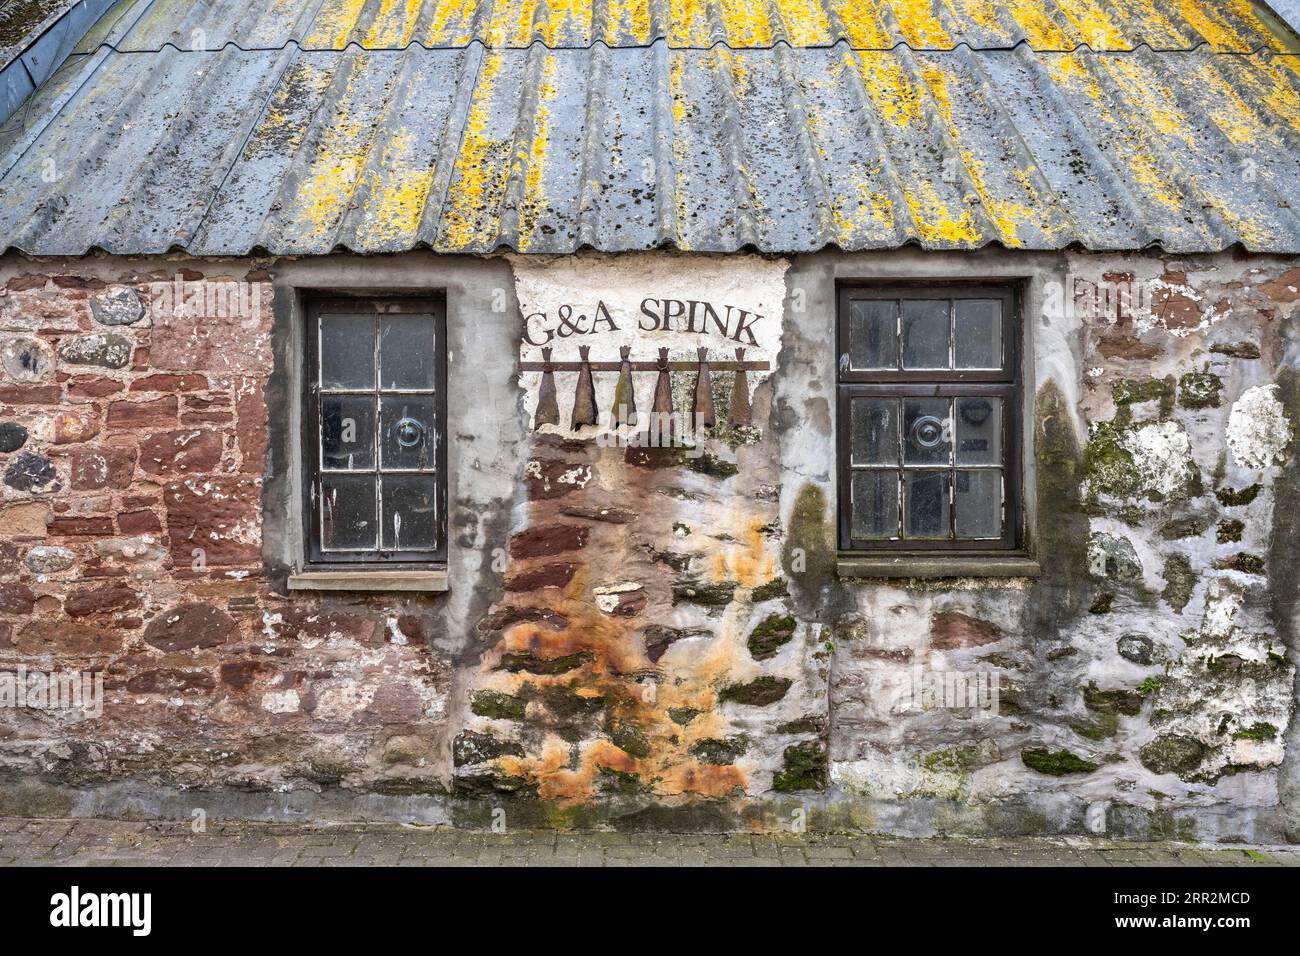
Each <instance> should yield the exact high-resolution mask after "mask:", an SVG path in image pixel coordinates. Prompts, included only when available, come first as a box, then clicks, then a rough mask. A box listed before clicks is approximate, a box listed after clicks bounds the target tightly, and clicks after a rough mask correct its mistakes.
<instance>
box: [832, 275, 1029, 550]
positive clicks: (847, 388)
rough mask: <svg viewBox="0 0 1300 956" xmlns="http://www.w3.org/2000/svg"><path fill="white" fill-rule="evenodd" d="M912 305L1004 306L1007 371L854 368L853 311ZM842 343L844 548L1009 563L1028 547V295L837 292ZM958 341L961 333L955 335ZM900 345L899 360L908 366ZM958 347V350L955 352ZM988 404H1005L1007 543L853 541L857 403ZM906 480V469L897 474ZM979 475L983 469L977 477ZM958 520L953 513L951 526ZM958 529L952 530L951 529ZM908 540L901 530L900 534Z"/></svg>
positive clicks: (991, 285) (890, 285) (891, 287)
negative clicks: (1024, 408) (989, 400)
mask: <svg viewBox="0 0 1300 956" xmlns="http://www.w3.org/2000/svg"><path fill="white" fill-rule="evenodd" d="M907 299H952V300H958V299H999V300H1001V301H1002V303H1003V306H1002V333H1001V338H1002V367H1001V368H999V369H952V368H949V369H879V370H865V369H853V368H851V367H849V355H850V350H849V322H848V316H849V309H850V306H851V304H852V303H853V302H859V301H864V300H885V301H894V300H907ZM836 300H837V315H836V330H837V331H836V342H837V345H838V355H839V361H838V362H837V363H836V366H837V378H836V410H837V426H836V449H837V455H838V462H837V464H836V480H837V500H838V527H837V534H838V546H839V550H840V552H842V553H844V554H846V555H864V556H869V555H871V554H881V555H893V556H896V557H901V556H903V555H905V554H909V553H910V554H918V555H929V556H931V557H941V556H942V555H945V554H946V555H953V556H972V555H979V554H990V555H1007V554H1014V553H1017V552H1020V551H1022V549H1023V547H1024V520H1025V519H1024V502H1023V499H1022V487H1023V475H1022V470H1023V467H1024V465H1023V457H1024V449H1023V437H1022V431H1021V408H1020V405H1021V401H1022V395H1023V388H1024V380H1023V368H1022V365H1021V363H1022V357H1021V345H1020V341H1021V337H1022V335H1023V317H1022V315H1021V302H1022V295H1021V290H1020V288H1019V287H1018V285H1017V284H1015V283H1013V282H1005V283H1004V282H991V281H978V282H971V281H961V280H929V281H924V282H922V281H916V282H897V281H893V282H853V283H844V284H841V285H840V287H839V289H838V290H837V296H836ZM950 334H955V329H954V330H953V333H950ZM901 347H902V343H901V341H900V342H899V350H900V351H899V358H900V363H901V354H902V353H901ZM951 347H952V346H951V343H950V348H951ZM967 396H969V397H979V396H988V397H996V398H1000V399H1002V434H1001V436H1000V440H1001V449H1002V451H1001V457H1000V467H1001V469H1002V474H1003V483H1004V490H1003V533H1002V536H1001V537H1000V538H996V539H994V538H987V539H978V538H956V537H953V538H903V537H899V538H857V539H854V538H853V537H852V517H853V516H852V504H851V500H850V494H851V479H852V474H853V471H854V470H855V469H854V468H853V467H852V458H851V441H852V436H851V434H850V419H849V415H850V403H851V401H852V400H853V399H854V398H861V397H874V398H898V399H905V398H917V397H925V398H944V397H967ZM895 470H896V471H898V472H899V473H900V474H901V472H902V471H903V470H904V469H903V468H902V467H901V466H900V468H898V469H895ZM915 470H918V471H946V472H947V473H948V474H949V475H953V474H955V472H956V471H958V470H963V469H961V468H959V467H958V466H957V465H956V464H955V463H954V462H950V463H949V464H947V465H946V466H935V467H929V468H927V467H924V466H917V467H916V468H915ZM974 470H978V469H974ZM901 507H902V503H901V501H900V509H901ZM954 520H955V515H954V514H953V513H952V511H951V509H950V513H949V521H950V522H952V521H954ZM951 527H952V525H951V524H950V529H951ZM900 533H901V529H900Z"/></svg>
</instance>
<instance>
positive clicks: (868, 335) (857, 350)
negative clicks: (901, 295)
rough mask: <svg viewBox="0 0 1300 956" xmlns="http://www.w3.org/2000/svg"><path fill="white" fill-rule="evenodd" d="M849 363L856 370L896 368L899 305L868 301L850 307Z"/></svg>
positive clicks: (887, 301) (888, 302)
mask: <svg viewBox="0 0 1300 956" xmlns="http://www.w3.org/2000/svg"><path fill="white" fill-rule="evenodd" d="M849 362H850V364H851V366H852V367H853V368H855V369H863V368H898V303H897V302H895V301H893V300H880V299H875V300H872V299H868V300H865V301H860V302H854V303H852V304H851V305H850V306H849Z"/></svg>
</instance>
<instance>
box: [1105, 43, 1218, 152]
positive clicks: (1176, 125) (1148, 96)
mask: <svg viewBox="0 0 1300 956" xmlns="http://www.w3.org/2000/svg"><path fill="white" fill-rule="evenodd" d="M1098 63H1100V64H1101V66H1102V68H1103V69H1104V70H1106V72H1107V73H1108V74H1109V75H1110V77H1111V78H1112V79H1113V80H1114V81H1115V82H1116V83H1117V84H1118V85H1119V86H1120V88H1121V89H1123V90H1124V91H1125V92H1127V93H1130V94H1136V95H1139V96H1141V109H1142V110H1144V111H1145V113H1146V118H1147V119H1149V120H1150V121H1151V125H1152V126H1154V127H1155V129H1156V131H1157V132H1159V133H1161V134H1162V135H1165V136H1172V137H1174V138H1175V139H1177V140H1179V141H1181V142H1182V144H1183V146H1184V147H1186V148H1188V149H1196V148H1197V147H1198V142H1197V138H1196V133H1195V130H1194V129H1193V128H1192V126H1191V123H1190V121H1189V119H1188V117H1187V114H1186V113H1184V112H1183V110H1182V108H1181V107H1180V106H1179V105H1178V94H1176V93H1175V92H1174V91H1173V89H1172V88H1171V87H1170V86H1169V84H1167V83H1165V82H1163V81H1162V80H1161V79H1160V78H1159V77H1157V76H1153V75H1152V74H1151V73H1150V72H1149V71H1147V70H1144V69H1143V68H1142V65H1141V64H1140V63H1139V62H1138V61H1137V60H1134V59H1132V58H1130V57H1123V56H1108V57H1101V58H1100V59H1099V60H1098Z"/></svg>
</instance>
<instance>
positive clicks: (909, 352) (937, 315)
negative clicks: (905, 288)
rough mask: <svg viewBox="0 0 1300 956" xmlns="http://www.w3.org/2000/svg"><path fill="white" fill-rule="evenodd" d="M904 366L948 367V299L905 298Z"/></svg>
mask: <svg viewBox="0 0 1300 956" xmlns="http://www.w3.org/2000/svg"><path fill="white" fill-rule="evenodd" d="M903 367H904V368H948V300H947V299H904V300H903Z"/></svg>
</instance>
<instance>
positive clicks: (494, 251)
mask: <svg viewBox="0 0 1300 956" xmlns="http://www.w3.org/2000/svg"><path fill="white" fill-rule="evenodd" d="M905 250H916V251H920V252H927V253H933V254H938V255H979V254H985V255H987V254H989V253H994V254H1006V255H1030V256H1043V255H1052V254H1060V253H1072V254H1075V255H1091V256H1116V255H1120V256H1122V255H1142V256H1154V257H1156V258H1165V259H1169V258H1186V257H1194V256H1217V255H1224V254H1230V255H1239V256H1260V257H1274V258H1281V259H1290V258H1294V257H1300V246H1295V247H1288V246H1278V247H1276V248H1262V247H1261V248H1251V247H1250V246H1247V245H1246V244H1245V243H1244V242H1242V241H1241V240H1240V239H1234V240H1232V241H1230V242H1225V243H1224V244H1223V245H1221V246H1218V247H1217V248H1210V247H1208V246H1198V247H1196V248H1182V249H1179V248H1171V247H1167V246H1165V245H1164V244H1163V243H1160V242H1148V243H1146V244H1145V245H1141V246H1137V245H1134V246H1098V247H1096V248H1091V247H1089V246H1087V245H1086V244H1084V243H1083V242H1080V241H1077V240H1076V241H1074V242H1069V243H1066V244H1064V245H1061V246H1008V245H1006V244H1005V243H1004V242H1002V241H1001V240H998V239H988V240H986V241H984V242H981V243H979V244H978V245H974V246H958V247H952V248H939V247H935V246H927V245H926V244H925V243H923V242H921V241H920V240H919V239H916V238H915V237H912V238H909V239H907V240H906V241H904V242H901V243H895V244H892V245H883V246H869V247H854V246H842V245H840V244H838V243H835V242H826V243H823V244H822V245H820V246H816V247H809V248H806V249H779V248H770V249H764V248H761V247H759V246H756V245H755V244H754V243H752V242H751V243H742V244H740V245H736V246H734V247H722V246H719V247H711V248H698V247H697V248H690V249H683V248H681V247H680V246H679V245H678V244H677V243H676V242H674V241H673V240H672V239H670V238H665V239H662V240H661V241H659V242H657V243H655V244H654V245H653V246H648V247H644V248H641V247H638V248H629V249H613V248H605V249H601V248H598V247H596V246H591V245H587V244H582V245H579V246H575V247H574V248H572V249H554V250H549V251H546V252H519V251H518V250H516V249H515V248H514V247H513V246H511V245H510V244H509V243H506V242H498V243H497V244H496V245H494V246H492V247H491V248H489V249H474V250H447V249H439V248H436V247H434V246H431V245H429V244H428V243H427V242H424V241H419V242H415V243H412V244H411V245H410V246H408V247H405V248H401V249H385V250H383V251H379V250H365V249H353V248H352V247H350V246H348V245H347V244H346V243H338V244H336V245H334V246H333V247H332V248H330V249H327V250H321V251H303V250H288V249H278V250H277V249H275V248H270V247H267V246H266V245H263V244H256V245H253V246H250V247H249V248H247V249H239V248H235V247H231V248H228V249H224V250H215V249H209V250H205V251H202V252H191V251H190V249H189V248H188V247H187V246H185V245H183V244H180V243H173V244H172V245H170V246H168V247H167V248H166V249H161V248H158V249H136V250H133V251H123V250H120V249H110V248H107V247H105V246H102V245H100V244H98V243H92V244H91V245H89V246H87V247H86V248H85V249H83V250H82V251H81V252H68V251H63V252H50V251H42V250H39V249H36V250H32V249H25V248H23V247H22V246H21V245H16V244H13V243H8V244H5V245H3V246H0V259H4V258H7V257H10V256H17V257H20V258H23V259H29V260H50V259H55V260H58V259H90V258H100V257H106V258H110V259H168V258H175V257H178V256H179V257H182V258H188V259H194V260H242V259H324V258H329V257H332V256H355V257H362V258H392V257H396V256H404V255H409V254H410V253H421V252H422V253H432V254H434V255H437V256H444V257H469V258H476V259H491V258H497V257H500V256H521V257H523V258H561V257H571V256H576V255H580V254H585V253H591V254H596V255H612V256H624V255H639V254H643V253H647V252H675V253H679V254H681V255H684V256H708V257H719V256H736V255H743V254H749V255H758V256H767V257H784V258H797V257H800V256H816V255H825V254H836V253H838V254H844V255H860V254H873V253H894V252H900V251H905Z"/></svg>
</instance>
